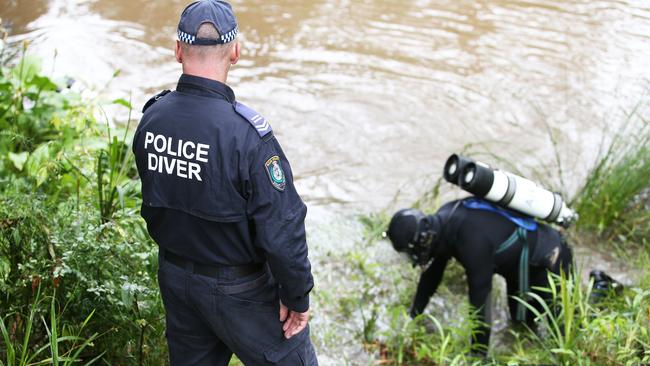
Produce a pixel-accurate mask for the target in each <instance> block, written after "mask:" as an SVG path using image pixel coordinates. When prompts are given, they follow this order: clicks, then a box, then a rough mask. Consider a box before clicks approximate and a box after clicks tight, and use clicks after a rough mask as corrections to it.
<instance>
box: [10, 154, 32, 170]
mask: <svg viewBox="0 0 650 366" xmlns="http://www.w3.org/2000/svg"><path fill="white" fill-rule="evenodd" d="M27 158H29V153H28V152H26V151H23V152H20V153H17V154H16V153H12V152H10V153H9V160H11V162H12V163H14V166H15V167H16V169H18V170H20V171H22V170H23V166H24V165H25V162H26V161H27Z"/></svg>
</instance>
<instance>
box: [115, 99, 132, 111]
mask: <svg viewBox="0 0 650 366" xmlns="http://www.w3.org/2000/svg"><path fill="white" fill-rule="evenodd" d="M112 103H113V104H118V105H121V106H124V107H126V108H128V109H133V106H132V105H131V103H129V101H128V100H126V99H122V98H119V99H115V100H114V101H113V102H112Z"/></svg>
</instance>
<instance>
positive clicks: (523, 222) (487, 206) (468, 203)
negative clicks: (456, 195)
mask: <svg viewBox="0 0 650 366" xmlns="http://www.w3.org/2000/svg"><path fill="white" fill-rule="evenodd" d="M462 202H463V206H465V207H467V208H470V209H473V210H484V211H490V212H494V213H497V214H499V215H501V216H503V217H505V218H506V219H508V220H509V221H510V222H512V223H513V224H515V225H517V226H519V227H522V228H524V229H526V230H530V231H535V230H537V222H536V221H535V220H533V219H532V218H529V217H520V216H515V215H513V214H511V213H510V212H508V211H506V210H505V209H503V208H501V207H499V206H495V205H493V204H491V203H489V202H486V201H484V200H481V199H478V198H475V197H472V198H467V199H464V200H463V201H462Z"/></svg>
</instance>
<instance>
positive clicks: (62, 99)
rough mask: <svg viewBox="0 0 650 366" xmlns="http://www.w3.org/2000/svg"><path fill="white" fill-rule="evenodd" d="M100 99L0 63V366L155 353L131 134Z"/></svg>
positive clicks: (158, 343) (156, 299) (160, 355)
mask: <svg viewBox="0 0 650 366" xmlns="http://www.w3.org/2000/svg"><path fill="white" fill-rule="evenodd" d="M105 104H106V103H104V105H105ZM108 104H114V105H116V106H120V107H121V108H128V109H130V105H129V102H128V101H126V100H115V101H110V102H108ZM102 105H103V104H102V103H100V101H98V100H87V99H82V98H81V96H80V95H79V94H78V93H76V92H74V91H73V90H71V89H70V88H68V86H67V85H66V83H65V82H57V81H55V80H51V79H50V78H47V77H45V76H43V75H41V74H40V70H39V62H38V61H37V60H34V59H31V58H29V57H24V58H22V59H21V60H20V61H18V63H17V64H15V65H14V66H12V67H7V66H6V65H5V64H2V65H0V309H2V312H1V313H0V325H1V327H0V331H1V334H0V336H1V337H0V340H2V341H1V342H0V364H5V365H27V364H38V363H44V364H45V363H55V364H58V363H62V364H71V363H75V362H76V361H80V360H83V361H84V362H87V363H92V362H94V361H96V360H100V359H101V360H102V362H108V363H111V364H160V363H161V360H164V359H166V345H165V342H164V336H163V331H164V329H163V326H164V312H163V308H162V304H161V300H160V296H159V294H158V290H157V283H156V268H157V248H156V246H155V244H154V243H152V241H151V240H150V238H149V236H148V235H147V233H146V228H145V227H144V224H143V222H142V220H141V219H140V218H139V215H138V208H137V205H138V201H139V200H138V196H139V192H138V189H139V184H138V181H137V177H136V170H135V166H134V164H133V161H132V154H131V152H130V148H129V145H130V141H131V134H130V133H129V131H128V128H122V129H116V128H114V127H112V126H111V125H110V124H109V123H108V121H107V120H106V118H105V117H101V118H98V117H96V116H103V115H104V114H103V113H102Z"/></svg>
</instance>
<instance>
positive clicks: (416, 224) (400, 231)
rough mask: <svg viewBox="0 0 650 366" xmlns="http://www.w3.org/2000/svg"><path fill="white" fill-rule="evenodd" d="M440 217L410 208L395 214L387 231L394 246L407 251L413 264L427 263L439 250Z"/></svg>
mask: <svg viewBox="0 0 650 366" xmlns="http://www.w3.org/2000/svg"><path fill="white" fill-rule="evenodd" d="M440 222H441V221H440V219H439V218H438V217H437V215H434V216H426V215H425V214H424V213H422V211H420V210H417V209H413V208H409V209H402V210H399V211H397V212H396V213H395V215H393V218H392V219H391V221H390V224H389V226H388V231H387V232H386V234H387V236H388V238H389V239H390V241H391V243H392V244H393V248H394V249H395V250H396V251H398V252H401V253H406V254H407V255H408V257H409V260H410V261H411V262H412V263H413V265H425V264H427V263H428V262H429V261H430V260H431V256H432V254H433V253H435V252H437V246H438V245H437V243H438V242H439V240H438V234H439V232H440V228H441V225H440Z"/></svg>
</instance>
